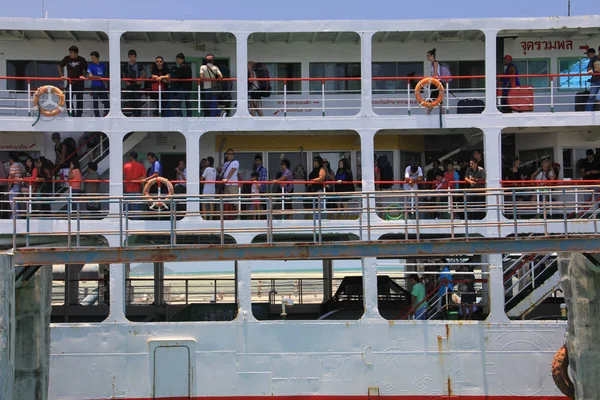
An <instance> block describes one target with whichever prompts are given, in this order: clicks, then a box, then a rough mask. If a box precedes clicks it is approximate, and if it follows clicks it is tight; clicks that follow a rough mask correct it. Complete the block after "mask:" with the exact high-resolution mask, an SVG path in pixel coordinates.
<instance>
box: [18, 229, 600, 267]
mask: <svg viewBox="0 0 600 400" xmlns="http://www.w3.org/2000/svg"><path fill="white" fill-rule="evenodd" d="M599 238H600V236H585V237H577V236H568V237H563V236H551V237H535V238H533V237H532V238H527V239H525V238H519V239H518V240H515V239H505V238H502V239H493V238H482V239H469V240H465V239H455V240H449V239H438V240H429V241H415V240H405V241H378V242H376V241H371V242H368V241H355V242H328V243H322V244H318V243H297V244H287V243H280V244H246V245H237V244H236V245H224V246H221V245H207V246H197V245H196V246H177V247H170V246H163V247H160V246H140V247H129V248H111V247H87V248H85V247H84V248H72V249H68V248H27V249H18V250H16V251H15V252H14V261H15V265H21V266H26V265H39V264H46V265H47V264H96V263H105V264H116V263H134V262H161V261H162V262H187V261H213V260H214V261H217V260H220V261H229V260H322V259H351V258H354V259H356V258H361V257H394V258H398V257H400V258H405V257H418V256H447V255H450V254H501V253H550V252H581V253H600V240H598V239H599Z"/></svg>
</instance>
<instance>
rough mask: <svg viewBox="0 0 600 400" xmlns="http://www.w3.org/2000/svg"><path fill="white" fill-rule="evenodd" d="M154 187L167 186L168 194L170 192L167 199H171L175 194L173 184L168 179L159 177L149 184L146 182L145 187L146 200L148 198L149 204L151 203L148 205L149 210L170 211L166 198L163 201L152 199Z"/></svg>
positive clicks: (151, 180)
mask: <svg viewBox="0 0 600 400" xmlns="http://www.w3.org/2000/svg"><path fill="white" fill-rule="evenodd" d="M154 185H158V186H159V187H160V186H161V185H164V186H166V187H167V192H168V195H167V197H171V196H173V193H175V190H174V188H173V184H172V183H171V181H169V180H168V179H167V178H163V177H162V176H158V177H156V178H152V179H150V180H149V181H148V182H146V185H145V186H144V198H146V199H147V200H148V202H149V203H150V204H149V205H148V208H150V209H151V210H168V209H169V206H168V204H167V203H166V202H165V201H164V198H163V199H161V198H157V199H154V198H152V196H150V189H151V188H152V186H154ZM159 193H160V192H159ZM159 196H160V194H159Z"/></svg>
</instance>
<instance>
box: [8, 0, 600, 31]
mask: <svg viewBox="0 0 600 400" xmlns="http://www.w3.org/2000/svg"><path fill="white" fill-rule="evenodd" d="M5 1H8V0H5ZM42 1H45V8H46V10H47V11H48V13H49V17H51V18H115V19H188V20H189V19H194V20H202V19H211V20H227V19H233V20H240V19H242V20H243V19H246V20H303V19H309V20H315V19H369V20H372V19H406V18H411V19H412V18H484V17H495V18H497V17H544V16H564V15H567V2H568V0H501V1H493V0H455V1H451V0H428V1H425V2H422V3H420V4H422V6H419V5H418V4H419V3H418V2H415V1H412V0H378V1H376V2H375V1H374V2H369V1H364V0H343V1H341V0H301V1H298V0H277V1H275V0H260V1H250V0H225V1H223V0H208V1H206V0H204V1H202V0H201V1H198V0H176V1H174V2H164V1H156V0H144V1H140V0H128V1H123V0H102V1H99V2H95V1H91V2H86V1H84V2H82V1H75V0H19V1H14V2H11V4H10V7H4V9H3V10H2V16H3V17H36V18H37V17H40V16H41V15H42ZM598 3H599V1H598V0H571V14H572V15H590V14H594V13H598V12H600V8H599V7H598V5H599V4H598ZM65 28H66V27H65ZM399 28H401V27H399Z"/></svg>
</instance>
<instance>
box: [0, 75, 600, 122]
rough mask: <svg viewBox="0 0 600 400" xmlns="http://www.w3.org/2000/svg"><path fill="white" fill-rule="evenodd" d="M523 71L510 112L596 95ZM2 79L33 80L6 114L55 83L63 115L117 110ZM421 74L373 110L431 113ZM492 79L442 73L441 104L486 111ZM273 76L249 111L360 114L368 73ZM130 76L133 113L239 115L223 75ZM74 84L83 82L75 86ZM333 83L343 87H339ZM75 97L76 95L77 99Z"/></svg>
mask: <svg viewBox="0 0 600 400" xmlns="http://www.w3.org/2000/svg"><path fill="white" fill-rule="evenodd" d="M506 77H508V76H506V75H499V76H498V78H499V79H500V80H502V79H503V78H506ZM518 77H519V78H520V79H521V80H522V85H521V86H520V87H519V88H508V87H503V86H502V84H500V85H499V86H498V87H494V88H493V89H492V90H494V91H497V92H498V93H497V97H496V99H497V101H496V104H495V106H496V107H497V109H499V110H501V111H502V112H507V111H508V112H513V111H514V112H520V111H519V110H517V109H513V108H514V107H513V106H511V100H516V103H518V104H519V105H521V109H522V110H524V111H526V112H527V111H533V112H569V111H583V110H585V108H586V104H587V102H588V100H589V99H590V98H588V99H583V98H582V97H581V96H579V97H578V96H577V94H578V93H579V92H582V90H583V89H584V88H579V87H577V88H563V87H560V82H561V79H564V78H565V77H582V79H583V81H584V83H583V84H584V85H586V86H587V80H588V79H589V78H590V76H589V75H588V74H535V75H532V74H529V75H519V76H518ZM541 78H543V79H541ZM0 79H3V80H6V81H15V82H26V83H20V86H25V87H24V88H23V89H15V90H0V115H2V114H4V115H16V116H36V115H37V110H35V109H34V104H33V96H34V94H35V91H36V89H37V88H38V87H39V86H41V85H43V84H51V85H54V86H57V87H59V88H62V89H63V90H64V93H65V98H66V104H65V107H64V108H65V110H64V112H63V113H61V114H59V115H60V116H65V115H72V116H78V115H81V116H85V117H92V116H97V117H103V116H105V115H106V113H107V112H108V111H109V110H108V108H107V105H108V103H107V101H108V100H107V99H108V98H110V91H109V90H108V89H106V90H102V89H101V88H100V89H94V90H93V91H90V90H88V89H85V90H81V89H80V88H79V86H80V85H76V84H77V83H79V82H80V81H78V80H68V81H67V83H65V82H64V81H62V80H61V79H60V78H35V77H0ZM421 79H429V77H374V78H373V82H375V83H377V82H379V83H381V82H383V83H384V85H383V88H382V87H378V86H381V85H374V86H375V87H374V88H373V92H372V93H371V96H372V106H373V110H374V111H375V112H376V113H378V114H382V115H414V114H424V113H425V112H426V109H425V108H424V107H422V106H421V105H419V104H418V102H417V100H416V97H415V92H414V85H415V83H416V82H418V81H420V80H421ZM484 79H485V76H484V75H474V76H454V77H451V79H445V78H444V77H441V80H442V82H444V85H445V90H444V100H443V101H442V103H441V110H443V112H444V113H445V114H453V113H459V114H471V113H481V112H482V110H483V109H484V108H485V107H486V104H485V99H486V96H485V92H486V89H488V88H486V87H485V86H484V84H483V83H482V82H483V81H484ZM526 79H531V80H533V79H535V82H534V86H532V87H527V86H525V83H526V82H525V81H526ZM105 80H106V79H105ZM265 80H266V81H269V82H270V83H271V84H274V83H275V82H281V83H280V85H279V88H278V90H276V91H275V90H271V91H270V92H268V96H258V97H255V98H254V99H253V98H252V92H250V93H249V110H250V112H251V113H252V114H253V115H256V116H270V117H286V116H352V115H356V114H357V113H358V112H359V111H360V110H361V107H362V105H361V104H362V97H363V95H364V93H363V90H362V89H360V81H361V78H359V77H352V78H312V77H311V78H258V79H256V81H259V82H260V81H265ZM129 81H132V80H131V79H124V80H123V84H122V87H121V88H119V87H117V88H114V89H113V88H111V90H120V91H121V94H122V96H121V97H122V105H121V110H122V111H123V113H124V114H125V115H127V116H145V117H153V116H164V117H179V116H186V117H190V116H204V117H207V116H213V117H214V116H232V115H234V114H235V110H236V106H237V104H236V103H237V80H236V79H235V78H227V79H224V80H216V81H219V82H221V83H222V85H219V87H217V88H216V89H215V90H203V89H202V86H203V82H202V81H201V80H199V79H192V80H190V81H191V82H192V83H193V86H195V88H194V89H193V90H182V89H181V88H180V87H179V86H178V85H177V82H178V80H176V79H171V80H170V82H169V84H170V85H171V86H170V87H169V86H166V85H165V86H162V85H157V86H156V87H152V86H151V84H152V82H156V81H154V80H151V79H139V80H136V82H135V84H130V83H129ZM213 81H214V80H213ZM543 81H545V82H543ZM306 82H309V83H313V82H316V84H314V85H311V88H310V89H309V90H298V89H297V88H296V86H293V88H290V86H292V83H296V84H299V83H306ZM399 82H402V85H398V83H399ZM340 83H341V84H340ZM387 83H390V84H391V87H386V84H387ZM240 84H244V83H240ZM74 85H76V86H78V87H76V88H74ZM147 86H150V87H147ZM333 86H335V88H332V87H333ZM387 86H389V85H387ZM317 87H318V88H317ZM513 89H514V90H513ZM255 94H256V93H255ZM262 94H263V95H264V94H265V93H264V92H263V93H262ZM424 95H425V97H431V88H430V87H429V86H428V85H425V89H424ZM71 99H73V100H74V101H70V100H71ZM79 102H82V103H81V104H79ZM584 103H586V104H584ZM487 106H489V105H487ZM590 107H592V108H593V105H592V104H590ZM595 107H596V110H600V101H598V99H597V101H596V105H595ZM80 109H81V110H80ZM437 111H438V110H437V109H436V112H437Z"/></svg>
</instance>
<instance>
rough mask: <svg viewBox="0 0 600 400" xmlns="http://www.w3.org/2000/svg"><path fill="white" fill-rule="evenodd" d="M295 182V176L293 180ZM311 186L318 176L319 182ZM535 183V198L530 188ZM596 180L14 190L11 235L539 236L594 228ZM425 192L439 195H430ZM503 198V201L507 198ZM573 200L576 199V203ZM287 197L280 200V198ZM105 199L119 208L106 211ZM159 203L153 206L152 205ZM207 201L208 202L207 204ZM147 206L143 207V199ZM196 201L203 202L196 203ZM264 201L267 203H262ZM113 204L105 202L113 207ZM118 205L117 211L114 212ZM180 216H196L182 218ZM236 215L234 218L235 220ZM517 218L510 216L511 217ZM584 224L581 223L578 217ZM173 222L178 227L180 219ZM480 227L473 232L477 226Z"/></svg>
mask: <svg viewBox="0 0 600 400" xmlns="http://www.w3.org/2000/svg"><path fill="white" fill-rule="evenodd" d="M303 183H304V182H303ZM319 185H321V184H319ZM540 190H544V196H543V198H542V199H540V200H539V201H537V200H536V199H535V196H536V195H537V194H538V192H539V191H540ZM597 190H600V188H599V187H597V186H581V185H571V186H545V187H543V188H540V187H529V188H527V187H525V188H523V187H518V188H497V189H484V188H481V189H452V190H444V191H440V192H435V191H431V190H418V191H417V190H414V191H383V192H373V193H335V192H333V193H330V192H322V191H321V192H316V193H315V192H312V193H285V194H281V193H277V194H266V193H265V194H261V195H260V196H253V195H248V194H237V195H236V194H232V195H206V196H187V195H173V196H165V195H160V196H157V195H152V194H151V195H150V196H154V197H153V198H148V197H144V196H141V195H137V196H105V195H96V196H87V195H74V194H73V193H70V194H69V195H68V196H66V197H62V198H56V197H34V196H31V197H29V196H25V197H22V196H21V193H18V194H16V195H15V196H13V197H12V198H11V199H10V206H11V207H13V209H14V210H15V212H12V222H13V224H12V228H13V238H14V240H15V242H16V237H17V236H20V235H24V236H25V238H26V242H27V243H28V241H29V238H30V237H32V236H40V235H42V236H43V235H65V234H66V235H67V236H68V237H69V239H70V244H69V247H74V246H77V245H78V243H79V241H80V238H81V237H82V236H84V235H85V236H89V235H117V236H119V237H120V238H121V239H122V240H121V242H123V243H125V245H126V246H128V245H129V244H128V243H127V240H128V238H129V237H130V236H131V235H144V234H147V233H148V232H147V230H146V229H145V228H143V226H142V225H140V222H138V221H139V220H141V219H146V220H153V221H158V222H159V225H157V226H156V229H155V230H154V232H153V233H154V234H156V235H164V237H165V243H166V244H169V245H170V246H176V245H177V236H181V235H198V234H208V235H216V236H217V237H220V238H221V239H220V243H221V244H224V243H225V237H226V236H227V235H230V234H234V233H241V232H244V233H254V234H257V235H263V234H264V235H265V240H266V241H267V242H269V243H272V242H273V241H274V240H276V239H275V237H276V236H277V235H278V234H293V233H296V234H302V235H309V236H310V237H312V239H313V241H314V242H319V243H320V242H322V241H323V237H324V235H327V234H328V233H335V232H347V233H353V234H355V235H356V236H358V237H359V238H360V239H361V240H371V239H374V238H375V237H376V236H375V235H377V236H379V235H380V234H386V233H395V234H398V235H403V236H404V237H405V238H406V239H409V238H415V237H416V239H417V240H420V239H421V236H422V235H425V234H439V233H440V232H444V233H446V234H447V235H448V236H449V238H450V239H462V240H464V238H469V237H473V238H474V237H480V235H481V234H482V232H484V233H485V232H490V230H491V231H497V232H498V235H500V236H502V235H506V234H511V235H513V236H514V237H515V239H519V238H521V237H524V238H526V237H527V235H528V234H529V233H531V232H538V233H540V234H542V235H550V234H561V235H566V236H569V235H584V234H587V235H590V234H592V235H593V234H597V233H598V230H597V225H598V214H597V213H594V214H593V216H592V217H591V218H590V217H586V218H585V219H584V220H582V218H581V217H580V214H578V213H575V212H574V211H575V210H577V209H579V210H583V209H585V208H586V207H593V208H594V209H595V210H597V203H596V202H595V201H594V202H592V201H591V197H592V195H593V194H594V193H595V191H597ZM515 192H517V193H519V196H524V197H525V198H529V199H530V200H523V201H518V202H516V203H512V202H511V201H510V199H512V198H515V197H517V196H516V195H515ZM432 194H437V195H439V197H440V199H435V200H432ZM507 199H509V200H508V202H507ZM575 199H578V200H577V202H576V201H575ZM48 202H55V203H61V204H63V210H62V211H60V214H62V217H63V219H66V225H61V226H62V228H60V229H59V228H58V227H57V226H55V227H54V228H53V232H48V230H47V229H45V226H46V225H45V224H44V223H43V222H42V221H44V220H56V219H57V213H54V212H49V211H48V210H47V208H46V209H44V208H43V206H44V204H48ZM284 202H285V204H287V205H288V208H286V206H285V204H284ZM89 203H98V204H100V210H103V211H101V212H97V211H94V212H88V211H87V204H89ZM193 203H196V204H198V206H197V208H199V209H201V211H200V212H195V211H188V210H187V209H185V206H189V205H190V204H193ZM110 204H113V205H114V208H116V209H117V210H119V211H118V212H116V213H115V212H114V211H110V209H111V207H110ZM152 205H155V206H156V205H160V207H154V208H153V207H152ZM207 205H211V207H212V208H211V209H207V207H206V206H207ZM148 206H150V207H148ZM202 206H205V207H202ZM267 207H268V208H267ZM114 208H113V209H114ZM121 210H122V211H121ZM99 217H101V218H102V220H103V223H102V224H101V225H95V224H93V225H89V224H88V223H87V222H86V220H89V219H97V218H99ZM182 218H186V219H193V218H196V221H197V224H196V223H194V224H193V225H189V223H185V221H186V219H184V220H183V221H182V222H180V221H181V220H182ZM236 220H238V221H240V220H241V221H243V222H239V223H238V222H236ZM517 220H518V221H519V222H518V223H515V222H516V221H517ZM584 221H585V222H588V223H589V224H582V222H584ZM180 225H181V226H180ZM482 230H483V231H482Z"/></svg>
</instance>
